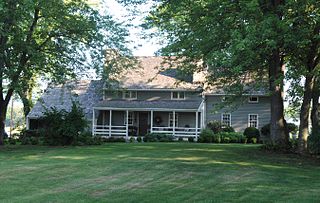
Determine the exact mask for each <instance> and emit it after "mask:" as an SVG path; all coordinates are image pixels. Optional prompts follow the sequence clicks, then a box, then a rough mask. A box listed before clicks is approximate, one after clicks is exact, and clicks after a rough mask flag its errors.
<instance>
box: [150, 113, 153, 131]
mask: <svg viewBox="0 0 320 203" xmlns="http://www.w3.org/2000/svg"><path fill="white" fill-rule="evenodd" d="M150 114H151V115H150V133H152V128H153V110H152V111H151V112H150Z"/></svg>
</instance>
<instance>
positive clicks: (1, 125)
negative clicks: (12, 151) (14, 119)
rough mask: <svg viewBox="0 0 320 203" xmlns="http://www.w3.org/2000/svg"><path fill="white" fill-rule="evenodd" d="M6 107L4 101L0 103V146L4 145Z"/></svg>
mask: <svg viewBox="0 0 320 203" xmlns="http://www.w3.org/2000/svg"><path fill="white" fill-rule="evenodd" d="M7 106H8V105H6V104H5V102H4V101H2V102H0V146H1V145H3V144H4V142H3V139H4V132H5V121H6V114H7Z"/></svg>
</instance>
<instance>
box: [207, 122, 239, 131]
mask: <svg viewBox="0 0 320 203" xmlns="http://www.w3.org/2000/svg"><path fill="white" fill-rule="evenodd" d="M207 128H210V129H211V130H212V131H213V133H219V132H234V129H233V127H231V126H227V125H224V124H222V123H221V122H220V121H209V123H208V124H207Z"/></svg>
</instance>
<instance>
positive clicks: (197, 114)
mask: <svg viewBox="0 0 320 203" xmlns="http://www.w3.org/2000/svg"><path fill="white" fill-rule="evenodd" d="M198 116H199V113H198V111H196V138H198Z"/></svg>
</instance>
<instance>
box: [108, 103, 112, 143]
mask: <svg viewBox="0 0 320 203" xmlns="http://www.w3.org/2000/svg"><path fill="white" fill-rule="evenodd" d="M111 121H112V110H111V109H110V110H109V137H111V124H112V122H111Z"/></svg>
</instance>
